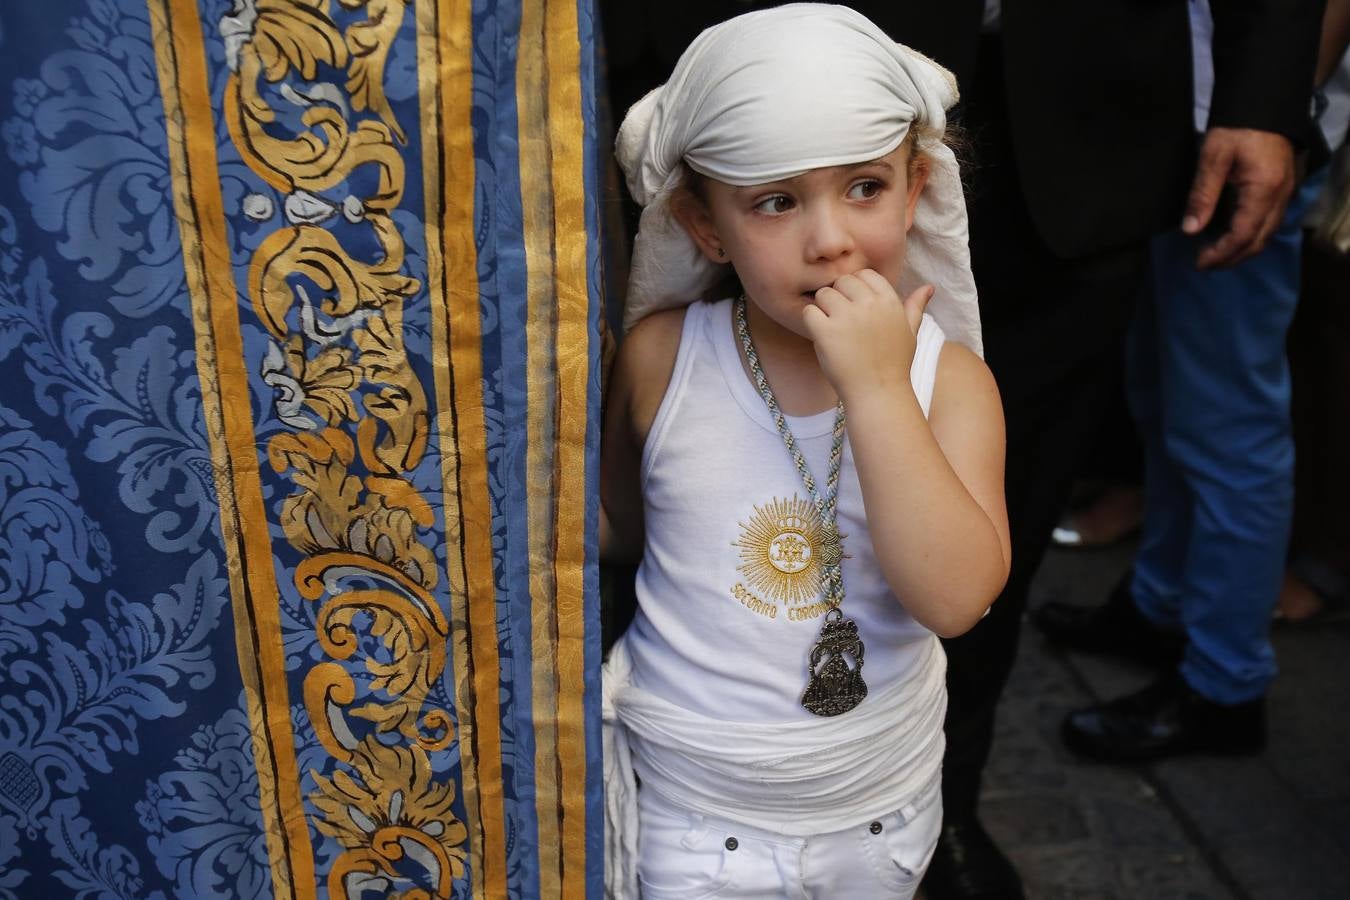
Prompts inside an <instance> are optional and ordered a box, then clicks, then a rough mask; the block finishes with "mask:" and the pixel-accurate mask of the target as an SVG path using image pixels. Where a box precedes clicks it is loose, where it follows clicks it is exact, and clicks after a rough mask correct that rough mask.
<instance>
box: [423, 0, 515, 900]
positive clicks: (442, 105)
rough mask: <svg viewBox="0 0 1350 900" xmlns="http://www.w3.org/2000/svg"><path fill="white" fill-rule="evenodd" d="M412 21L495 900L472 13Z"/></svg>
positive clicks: (496, 679)
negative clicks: (415, 32)
mask: <svg viewBox="0 0 1350 900" xmlns="http://www.w3.org/2000/svg"><path fill="white" fill-rule="evenodd" d="M417 22H418V82H419V85H420V92H421V93H420V96H421V113H422V147H423V159H424V160H425V164H424V167H423V170H424V176H423V177H424V186H425V191H426V204H427V212H426V243H427V280H428V287H429V297H430V301H431V307H432V319H433V358H434V362H435V367H436V406H437V409H438V410H439V413H438V415H437V417H436V421H437V423H438V429H439V435H438V437H439V444H440V450H441V454H442V463H441V474H442V481H443V492H444V496H445V529H446V538H447V550H446V556H447V573H446V574H447V577H448V580H449V585H450V594H451V641H452V655H453V657H454V672H455V701H456V702H455V705H456V708H457V709H458V711H459V735H460V760H461V771H462V783H463V787H464V803H465V810H466V813H467V818H468V822H467V824H468V826H469V828H470V836H471V838H470V850H469V868H470V872H471V881H472V884H473V895H474V897H477V898H493V900H495V898H499V897H505V896H506V895H507V890H506V825H505V812H504V808H503V804H504V798H503V786H502V753H501V744H502V742H501V709H500V706H501V702H500V696H501V688H500V685H501V671H500V663H499V659H498V653H497V623H496V588H495V586H494V584H493V575H492V516H491V506H490V504H489V501H488V487H487V477H488V473H487V426H486V423H485V422H484V403H483V359H482V328H481V319H480V310H479V300H478V269H477V266H478V257H477V253H476V250H475V247H474V151H473V127H472V124H471V119H470V114H471V112H472V110H473V93H472V89H473V65H472V59H473V57H472V54H473V10H472V5H471V4H470V3H468V2H466V0H427V2H423V3H419V4H418V5H417Z"/></svg>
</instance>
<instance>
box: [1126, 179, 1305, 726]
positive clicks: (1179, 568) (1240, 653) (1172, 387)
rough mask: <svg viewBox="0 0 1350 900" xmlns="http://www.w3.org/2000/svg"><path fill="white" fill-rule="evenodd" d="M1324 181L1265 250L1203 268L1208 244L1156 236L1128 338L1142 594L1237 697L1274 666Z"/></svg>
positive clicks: (1293, 206)
mask: <svg viewBox="0 0 1350 900" xmlns="http://www.w3.org/2000/svg"><path fill="white" fill-rule="evenodd" d="M1320 180H1321V179H1316V178H1314V179H1309V181H1308V182H1307V183H1305V185H1304V187H1303V189H1301V190H1300V191H1299V192H1298V193H1296V194H1295V196H1294V198H1293V199H1292V200H1291V202H1290V204H1289V209H1288V210H1287V211H1286V213H1285V217H1284V220H1283V222H1282V223H1281V225H1280V228H1279V229H1278V230H1277V231H1276V233H1275V234H1274V236H1273V237H1272V238H1271V240H1270V243H1269V244H1268V245H1267V247H1266V248H1265V250H1264V251H1262V252H1261V253H1260V254H1258V255H1257V256H1255V257H1252V258H1251V259H1248V260H1246V261H1245V262H1243V263H1241V264H1240V265H1238V266H1236V267H1234V268H1231V269H1224V270H1219V271H1208V272H1201V271H1197V270H1196V268H1195V255H1196V253H1197V252H1198V250H1199V246H1200V243H1201V242H1200V241H1199V240H1198V239H1196V238H1191V237H1186V236H1184V235H1182V234H1181V233H1180V232H1173V233H1169V234H1166V235H1163V236H1161V237H1158V238H1156V239H1155V240H1154V242H1153V246H1152V251H1153V285H1152V287H1153V291H1152V292H1151V293H1150V292H1148V291H1145V292H1143V293H1144V296H1143V297H1142V298H1141V300H1140V305H1139V310H1138V313H1137V315H1136V317H1135V321H1134V323H1133V325H1132V327H1131V332H1130V336H1129V339H1128V343H1127V351H1126V356H1127V360H1126V391H1127V394H1128V395H1129V401H1130V409H1131V412H1132V413H1133V414H1134V417H1135V421H1136V422H1137V423H1138V426H1139V432H1140V437H1141V439H1142V441H1143V445H1144V525H1143V532H1142V537H1141V541H1140V547H1139V551H1138V555H1137V556H1136V559H1135V566H1134V581H1133V584H1132V593H1133V597H1134V601H1135V603H1136V604H1137V606H1138V607H1139V610H1140V612H1142V613H1143V614H1144V615H1145V616H1146V617H1148V618H1149V619H1150V620H1152V621H1153V622H1155V623H1156V624H1158V625H1160V626H1162V627H1165V628H1171V629H1181V630H1184V632H1185V634H1186V638H1187V644H1186V653H1185V657H1184V659H1183V661H1182V664H1181V675H1182V677H1183V678H1184V679H1185V681H1186V682H1187V684H1189V685H1190V686H1191V687H1192V688H1193V689H1194V690H1196V691H1197V692H1198V693H1200V694H1201V695H1203V696H1205V697H1207V698H1209V699H1211V700H1214V701H1216V702H1219V703H1224V704H1234V703H1242V702H1245V701H1248V700H1253V699H1255V698H1257V697H1260V696H1262V695H1263V694H1264V693H1265V691H1266V688H1267V687H1268V686H1269V684H1270V682H1271V680H1272V679H1274V677H1275V673H1276V666H1275V654H1274V651H1273V649H1272V648H1271V645H1270V617H1271V611H1272V610H1273V608H1274V605H1275V601H1276V598H1277V596H1278V594H1279V589H1280V583H1281V579H1282V576H1283V572H1284V564H1285V553H1286V549H1287V546H1288V542H1289V528H1290V523H1291V520H1292V514H1293V493H1294V488H1293V473H1294V443H1293V436H1292V433H1291V426H1290V418H1289V366H1288V361H1287V358H1286V354H1285V333H1286V332H1287V331H1288V329H1289V323H1290V321H1291V320H1292V319H1293V316H1294V308H1295V306H1296V304H1297V301H1298V290H1299V271H1300V251H1301V248H1302V239H1303V236H1302V231H1301V229H1300V228H1299V226H1298V220H1299V218H1300V217H1301V216H1302V214H1303V212H1304V211H1305V210H1306V208H1307V205H1308V203H1309V202H1310V201H1311V199H1312V197H1313V196H1314V195H1315V193H1316V188H1317V185H1316V184H1314V182H1320Z"/></svg>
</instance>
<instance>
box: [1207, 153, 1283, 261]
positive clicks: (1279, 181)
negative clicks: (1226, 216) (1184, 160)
mask: <svg viewBox="0 0 1350 900" xmlns="http://www.w3.org/2000/svg"><path fill="white" fill-rule="evenodd" d="M1225 183H1227V184H1229V185H1232V188H1233V189H1234V190H1236V191H1237V203H1236V206H1235V208H1234V211H1233V218H1232V220H1231V221H1230V222H1228V223H1227V227H1228V230H1227V231H1225V232H1224V233H1223V234H1222V235H1220V236H1219V239H1218V240H1217V241H1215V242H1214V243H1212V244H1209V245H1208V246H1206V247H1205V248H1204V249H1202V250H1201V251H1200V255H1199V256H1198V257H1196V260H1195V264H1196V266H1197V267H1198V268H1201V269H1212V268H1221V267H1224V266H1231V265H1236V264H1237V263H1239V262H1241V261H1242V260H1244V259H1246V258H1247V257H1249V256H1254V255H1255V254H1257V253H1260V252H1261V250H1262V249H1263V248H1264V247H1265V246H1266V241H1267V240H1269V239H1270V236H1271V234H1273V233H1274V231H1275V229H1276V228H1277V227H1278V226H1279V224H1280V218H1281V217H1282V216H1283V215H1284V207H1285V204H1286V203H1288V202H1289V196H1290V195H1291V194H1292V193H1293V192H1294V148H1293V145H1292V144H1290V143H1289V139H1288V138H1286V137H1284V136H1283V135H1280V134H1275V133H1274V132H1272V131H1257V130H1255V129H1251V128H1211V129H1210V130H1209V131H1208V132H1207V133H1206V134H1205V142H1204V144H1203V145H1202V146H1201V147H1200V161H1199V163H1198V164H1197V165H1196V172H1195V181H1194V182H1193V183H1192V184H1191V194H1190V197H1189V198H1188V199H1187V201H1186V217H1185V218H1184V219H1182V222H1181V230H1182V231H1183V232H1185V233H1186V234H1199V233H1200V232H1201V231H1203V230H1204V228H1205V226H1207V225H1208V224H1209V221H1210V219H1211V218H1212V217H1213V215H1214V207H1215V205H1216V204H1217V203H1218V202H1219V193H1220V191H1222V190H1223V186H1224V184H1225ZM1220 224H1223V223H1220Z"/></svg>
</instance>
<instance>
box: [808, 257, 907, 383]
mask: <svg viewBox="0 0 1350 900" xmlns="http://www.w3.org/2000/svg"><path fill="white" fill-rule="evenodd" d="M933 291H934V289H933V286H932V285H924V286H923V287H921V288H919V289H918V290H916V291H915V292H914V293H912V294H910V295H909V296H908V297H906V298H905V299H904V300H903V301H902V300H901V299H900V297H899V295H898V294H896V292H895V289H894V288H893V287H891V285H890V282H888V281H887V280H886V279H885V278H884V277H883V276H882V275H880V274H879V273H877V272H875V271H873V270H872V269H863V270H862V271H860V272H858V273H857V274H855V275H845V276H844V277H842V278H840V279H839V280H838V281H836V282H835V283H834V285H833V286H831V287H826V288H821V289H820V290H818V291H816V302H815V303H814V304H813V305H811V306H808V307H807V308H806V309H805V311H804V312H803V313H802V324H803V327H804V328H805V329H806V334H807V337H809V338H810V339H811V341H812V343H814V344H815V348H816V358H817V359H819V360H820V368H821V369H822V371H824V373H825V377H826V378H828V379H829V380H830V384H831V385H832V386H833V387H834V389H835V392H836V393H838V394H839V396H840V398H841V399H842V400H843V401H844V403H845V405H847V404H848V402H849V397H850V396H851V395H852V396H857V395H858V394H859V393H860V392H863V391H875V390H894V389H897V388H900V387H904V388H906V389H908V387H909V367H910V364H911V363H913V361H914V343H915V335H916V334H918V331H919V323H920V322H922V320H923V311H924V309H925V308H926V307H927V306H928V301H929V300H931V299H932V297H933Z"/></svg>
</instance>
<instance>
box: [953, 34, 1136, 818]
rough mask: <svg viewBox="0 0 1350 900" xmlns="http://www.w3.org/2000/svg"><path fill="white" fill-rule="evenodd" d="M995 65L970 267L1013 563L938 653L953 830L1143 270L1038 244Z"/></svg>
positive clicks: (969, 796) (985, 72)
mask: <svg viewBox="0 0 1350 900" xmlns="http://www.w3.org/2000/svg"><path fill="white" fill-rule="evenodd" d="M989 49H991V45H986V47H985V50H989ZM992 49H993V51H994V53H996V52H997V50H996V47H993V48H992ZM990 56H991V54H990V53H987V52H984V50H982V56H981V63H980V73H979V76H978V77H977V78H976V80H975V84H974V86H973V89H971V90H969V91H967V92H966V99H965V101H964V102H963V105H964V106H965V109H964V111H963V113H964V114H963V116H962V123H963V125H964V126H965V128H966V129H967V131H968V133H969V135H970V137H971V141H972V143H973V145H974V153H975V159H974V160H973V165H972V166H971V168H970V173H971V174H970V178H969V183H970V185H971V191H970V197H969V204H970V216H971V258H972V264H973V266H974V270H975V278H976V282H977V285H978V287H979V291H980V311H981V318H982V320H983V324H984V343H985V357H986V360H987V361H988V363H989V366H990V368H991V369H992V371H993V373H994V377H995V379H996V381H997V382H998V385H999V390H1000V392H1001V394H1002V397H1003V406H1004V415H1005V418H1006V421H1007V433H1008V453H1007V469H1006V479H1005V480H1006V485H1007V497H1008V519H1009V525H1010V528H1011V533H1012V554H1013V560H1012V573H1011V576H1010V577H1009V579H1008V585H1007V587H1006V588H1005V589H1004V591H1003V594H1002V595H1001V596H1000V597H999V599H998V601H997V602H995V604H994V606H993V609H992V610H991V611H990V613H989V615H988V616H986V617H985V618H984V619H983V620H982V621H981V622H980V623H979V624H977V625H976V626H975V627H974V628H973V629H972V630H971V631H970V632H969V633H967V634H966V635H963V636H962V637H959V638H956V639H954V640H950V641H945V642H944V644H945V646H946V649H947V656H948V669H947V684H948V691H949V701H948V704H949V705H948V711H947V753H946V757H945V760H944V768H943V800H944V804H945V807H946V815H947V817H948V820H949V821H953V820H956V819H960V818H961V817H963V816H973V815H974V813H975V807H976V802H977V798H978V796H979V788H980V774H981V772H982V770H983V768H984V764H985V761H986V760H987V759H988V757H989V750H990V746H991V744H992V742H993V732H994V714H995V709H996V707H997V705H998V700H999V697H1000V695H1001V694H1002V692H1003V686H1004V684H1005V683H1006V682H1007V679H1008V674H1009V672H1010V671H1011V670H1012V664H1013V659H1014V657H1015V656H1016V653H1017V640H1018V634H1019V629H1020V624H1021V618H1022V613H1023V611H1024V610H1025V608H1026V597H1027V588H1028V585H1029V584H1030V582H1031V578H1032V576H1033V575H1034V574H1035V571H1036V568H1037V566H1038V565H1039V564H1040V561H1041V557H1042V556H1043V555H1044V553H1045V549H1046V546H1047V544H1048V543H1049V537H1050V532H1051V531H1052V530H1053V528H1054V525H1055V522H1056V521H1057V519H1058V517H1059V514H1060V512H1061V511H1062V509H1063V507H1064V504H1065V502H1066V500H1067V497H1068V492H1069V488H1070V485H1071V481H1072V477H1073V472H1074V469H1075V463H1076V462H1077V458H1078V455H1079V453H1080V452H1081V447H1082V446H1083V444H1084V443H1085V442H1086V441H1087V440H1088V438H1089V437H1090V435H1091V434H1092V432H1093V430H1094V429H1095V428H1096V426H1097V424H1098V422H1099V420H1100V416H1101V413H1102V411H1103V409H1104V408H1105V407H1106V406H1107V405H1108V400H1109V398H1110V392H1111V390H1112V389H1113V384H1114V383H1115V382H1116V381H1117V380H1118V375H1117V374H1115V373H1116V370H1118V368H1119V367H1120V365H1121V359H1120V349H1119V348H1120V346H1121V336H1122V334H1123V333H1124V330H1125V327H1126V325H1127V324H1128V322H1129V318H1130V312H1131V310H1132V308H1133V304H1134V299H1135V293H1136V291H1137V290H1138V289H1139V286H1140V283H1141V282H1142V279H1143V275H1144V271H1145V265H1146V263H1147V256H1146V249H1145V248H1144V247H1143V246H1136V247H1129V248H1125V249H1123V250H1117V251H1111V252H1108V253H1102V254H1098V255H1096V256H1093V257H1090V258H1086V259H1078V260H1064V259H1060V258H1058V257H1056V256H1055V255H1054V254H1052V253H1051V252H1050V251H1049V249H1048V248H1047V247H1046V246H1045V245H1044V243H1043V242H1042V241H1041V240H1040V238H1039V236H1038V235H1037V231H1036V228H1035V226H1034V224H1033V222H1032V221H1031V218H1030V215H1029V214H1028V212H1027V209H1026V203H1025V201H1024V200H1023V194H1022V187H1021V184H1020V182H1019V179H1018V176H1017V166H1016V162H1015V159H1014V157H1013V149H1012V144H1011V141H1010V139H1009V136H1008V131H1007V113H1006V109H1005V103H1004V98H1003V92H1002V85H1001V81H1000V77H999V69H1000V68H1001V66H1000V65H998V61H997V59H996V58H993V59H991V58H990Z"/></svg>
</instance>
